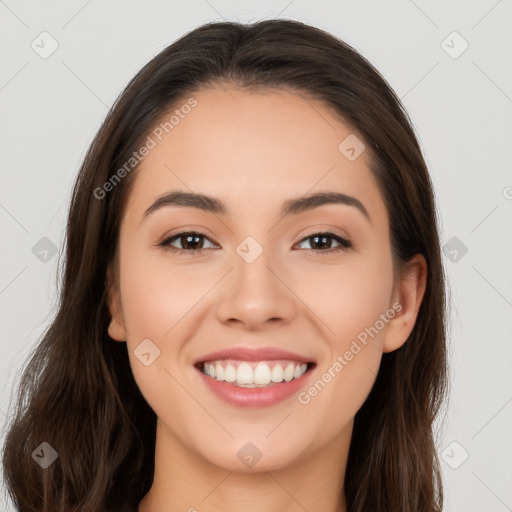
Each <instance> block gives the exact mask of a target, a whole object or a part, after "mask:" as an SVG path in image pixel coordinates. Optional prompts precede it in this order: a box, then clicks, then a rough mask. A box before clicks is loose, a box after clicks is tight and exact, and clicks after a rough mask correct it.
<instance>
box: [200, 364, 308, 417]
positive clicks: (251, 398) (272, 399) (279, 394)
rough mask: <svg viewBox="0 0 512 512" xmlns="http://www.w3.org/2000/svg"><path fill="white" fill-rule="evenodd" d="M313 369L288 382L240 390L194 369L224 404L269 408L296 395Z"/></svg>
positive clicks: (240, 388)
mask: <svg viewBox="0 0 512 512" xmlns="http://www.w3.org/2000/svg"><path fill="white" fill-rule="evenodd" d="M313 369H314V366H312V368H310V369H309V370H308V371H306V373H304V375H301V376H300V377H299V378H298V379H293V380H291V381H290V382H281V383H279V384H274V385H273V386H268V387H265V388H242V387H238V386H234V385H233V384H230V383H229V382H225V381H221V380H217V379H214V378H212V377H209V376H208V375H205V374H204V373H203V372H202V371H201V370H200V369H198V368H196V370H197V371H198V372H199V373H200V374H201V377H202V379H203V381H204V383H205V384H206V385H207V386H208V388H209V389H210V390H211V391H213V392H214V393H215V394H216V395H217V396H218V397H219V398H221V399H222V400H224V401H225V402H227V403H229V404H231V405H235V406H237V407H269V406H271V405H274V404H277V403H279V402H282V401H283V400H286V399H287V398H289V397H290V396H292V395H293V394H294V393H297V392H298V391H299V390H300V389H301V388H302V387H303V386H304V385H305V383H306V381H307V380H308V379H309V376H310V374H311V373H312V371H313Z"/></svg>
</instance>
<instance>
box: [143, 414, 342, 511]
mask: <svg viewBox="0 0 512 512" xmlns="http://www.w3.org/2000/svg"><path fill="white" fill-rule="evenodd" d="M351 434H352V423H350V424H349V425H348V426H347V427H346V429H345V430H343V431H342V433H341V435H340V436H339V437H338V438H335V439H334V440H332V441H331V442H330V443H328V444H326V445H324V446H323V447H322V448H321V449H320V450H317V451H315V452H314V453H312V454H306V455H302V456H300V457H298V458H296V459H294V460H293V461H292V462H291V463H290V464H289V465H286V466H282V467H279V468H278V467H269V468H267V469H266V470H260V471H257V470H255V468H257V464H256V465H255V466H254V467H253V468H252V469H250V470H249V471H245V472H238V471H232V470H229V469H226V468H222V467H218V466H215V465H214V464H212V463H211V462H209V461H207V460H205V459H204V458H203V457H201V456H200V455H199V454H198V453H197V452H193V451H191V450H190V449H189V448H187V447H186V446H184V445H183V444H182V443H181V442H180V441H179V440H178V439H177V438H176V437H174V436H173V435H172V433H171V432H170V431H169V430H168V429H167V428H166V427H165V425H163V424H162V422H161V421H160V420H158V421H157V435H156V451H155V476H154V480H153V484H152V487H151V489H150V491H149V492H148V493H147V494H146V496H145V497H144V499H143V500H142V501H141V503H140V506H139V511H138V512H164V511H165V512H167V511H183V512H201V511H203V510H208V511H212V512H217V511H219V512H220V511H222V512H237V511H240V510H244V511H245V512H261V510H265V511H268V512H304V510H322V511H323V512H346V510H347V509H346V501H345V496H344V492H343V481H344V478H345V469H346V462H347V457H348V448H349V445H350V438H351Z"/></svg>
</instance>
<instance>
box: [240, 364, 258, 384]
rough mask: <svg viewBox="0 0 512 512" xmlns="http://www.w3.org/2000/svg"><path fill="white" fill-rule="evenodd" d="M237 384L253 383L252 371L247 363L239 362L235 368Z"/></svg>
mask: <svg viewBox="0 0 512 512" xmlns="http://www.w3.org/2000/svg"><path fill="white" fill-rule="evenodd" d="M236 382H237V384H254V372H253V371H252V368H251V366H250V365H249V364H247V363H240V364H239V365H238V369H237V370H236Z"/></svg>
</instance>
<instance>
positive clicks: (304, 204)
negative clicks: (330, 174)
mask: <svg viewBox="0 0 512 512" xmlns="http://www.w3.org/2000/svg"><path fill="white" fill-rule="evenodd" d="M326 204H343V205H346V206H353V207H354V208H356V209H357V210H359V211H360V212H361V213H362V214H363V215H364V217H365V218H366V219H367V220H368V221H369V222H370V223H371V222H372V220H371V218H370V214H369V213H368V210H367V209H366V208H365V207H364V205H363V204H362V203H361V201H359V199H356V198H355V197H352V196H348V195H346V194H342V193H340V192H317V193H315V194H311V195H309V196H303V197H298V198H294V199H288V200H287V201H285V202H284V203H283V205H282V208H281V216H282V217H284V216H287V215H296V214H299V213H302V212H305V211H308V210H312V209H314V208H318V207H319V206H323V205H326ZM166 206H181V207H188V208H197V209H199V210H202V211H205V212H210V213H219V214H222V215H227V214H229V210H228V208H227V207H226V205H225V204H224V203H223V202H222V201H221V200H220V199H217V198H215V197H211V196H208V195H204V194H196V193H191V192H182V191H172V192H169V193H166V194H164V195H162V196H160V197H158V198H157V199H156V201H155V202H154V203H153V204H152V205H151V206H150V207H149V208H148V209H147V210H146V211H145V212H144V218H145V217H147V216H148V215H150V214H151V213H153V212H154V211H156V210H158V209H160V208H163V207H166Z"/></svg>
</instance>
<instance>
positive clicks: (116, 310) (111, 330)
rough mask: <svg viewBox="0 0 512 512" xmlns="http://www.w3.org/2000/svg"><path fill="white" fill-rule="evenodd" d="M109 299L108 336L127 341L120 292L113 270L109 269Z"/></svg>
mask: <svg viewBox="0 0 512 512" xmlns="http://www.w3.org/2000/svg"><path fill="white" fill-rule="evenodd" d="M107 297H108V299H107V300H108V309H109V311H110V315H111V319H110V324H109V326H108V335H109V336H110V337H111V338H112V339H113V340H116V341H126V337H127V336H126V327H125V325H124V319H123V314H122V309H121V301H120V296H119V290H118V288H117V286H116V284H115V279H114V275H113V271H112V268H111V267H110V266H109V267H108V269H107Z"/></svg>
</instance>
